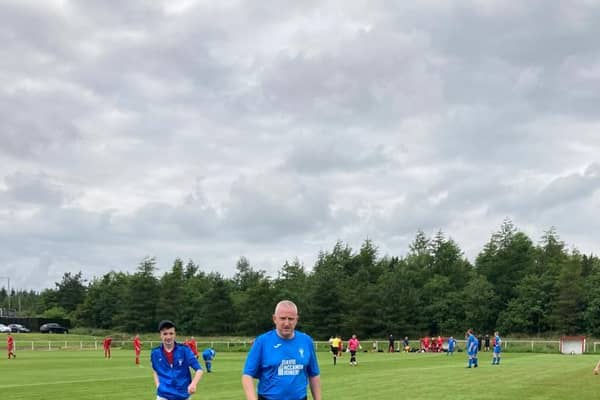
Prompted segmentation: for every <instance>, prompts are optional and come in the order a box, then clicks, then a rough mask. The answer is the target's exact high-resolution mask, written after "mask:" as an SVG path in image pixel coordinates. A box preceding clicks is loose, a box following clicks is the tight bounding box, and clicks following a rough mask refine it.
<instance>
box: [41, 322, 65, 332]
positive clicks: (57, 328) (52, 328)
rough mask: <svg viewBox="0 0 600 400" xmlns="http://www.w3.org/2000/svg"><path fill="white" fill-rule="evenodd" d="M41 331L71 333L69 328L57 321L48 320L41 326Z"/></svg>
mask: <svg viewBox="0 0 600 400" xmlns="http://www.w3.org/2000/svg"><path fill="white" fill-rule="evenodd" d="M40 332H42V333H69V330H68V329H67V328H65V327H64V326H62V325H59V324H57V323H56V322H48V323H47V324H44V325H42V326H40Z"/></svg>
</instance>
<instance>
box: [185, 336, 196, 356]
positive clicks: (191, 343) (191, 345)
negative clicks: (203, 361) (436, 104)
mask: <svg viewBox="0 0 600 400" xmlns="http://www.w3.org/2000/svg"><path fill="white" fill-rule="evenodd" d="M185 344H186V345H187V346H188V347H189V348H190V350H192V353H194V355H195V356H196V357H198V346H197V345H196V339H190V340H188V341H187V342H185Z"/></svg>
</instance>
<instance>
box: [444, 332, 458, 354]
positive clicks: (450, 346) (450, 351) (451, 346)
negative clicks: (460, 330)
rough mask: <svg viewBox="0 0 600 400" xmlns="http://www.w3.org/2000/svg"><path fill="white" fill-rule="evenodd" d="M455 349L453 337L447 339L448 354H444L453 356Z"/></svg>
mask: <svg viewBox="0 0 600 400" xmlns="http://www.w3.org/2000/svg"><path fill="white" fill-rule="evenodd" d="M455 348H456V339H454V337H453V336H450V337H449V338H448V352H447V353H446V355H447V356H453V355H454V349H455Z"/></svg>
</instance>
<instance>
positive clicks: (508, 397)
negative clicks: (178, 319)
mask: <svg viewBox="0 0 600 400" xmlns="http://www.w3.org/2000/svg"><path fill="white" fill-rule="evenodd" d="M3 356H4V354H3ZM358 356H359V365H358V366H357V367H350V366H349V365H348V364H347V361H348V356H347V355H346V354H344V356H343V357H342V358H341V359H340V361H339V362H338V365H337V366H336V367H333V366H332V362H331V360H330V355H329V354H328V353H324V352H323V353H319V359H320V364H321V379H322V386H323V398H324V399H372V400H387V399H389V400H395V399H410V400H419V399H423V400H425V399H447V400H458V399H469V400H473V399H481V400H485V399H490V400H492V399H493V400H521V399H539V400H542V399H544V400H548V399H561V400H563V399H577V400H586V399H597V398H598V396H599V395H598V392H599V391H600V386H599V385H600V376H594V375H593V374H592V368H593V367H594V366H595V364H596V361H597V359H596V356H586V355H584V356H565V355H558V354H531V353H507V354H504V357H503V359H502V364H501V365H500V366H492V365H490V361H491V354H490V353H482V354H480V367H479V368H477V369H467V368H465V366H466V356H465V355H464V353H458V354H455V355H454V356H451V357H448V356H446V355H445V354H414V353H413V354H404V353H394V354H388V353H360V354H359V355H358ZM148 358H149V352H148V351H144V352H143V353H142V361H143V365H141V366H136V365H134V356H133V352H132V351H131V350H119V349H115V350H113V358H112V359H110V360H105V359H104V358H103V354H102V352H101V351H91V350H90V351H60V350H57V351H20V352H19V353H18V356H17V358H16V359H14V360H7V359H6V358H2V359H1V360H0V393H2V396H3V398H6V399H11V400H26V399H27V400H37V399H61V400H87V399H126V400H141V399H154V398H155V396H154V387H153V386H154V385H153V380H152V370H151V367H150V365H149V361H148ZM244 359H245V354H244V353H223V352H222V353H219V354H217V359H216V360H215V362H214V366H213V368H214V373H212V374H205V375H204V377H203V379H202V381H201V382H200V385H199V393H198V394H196V395H194V396H193V397H192V399H198V400H199V399H206V400H209V399H213V400H217V399H221V400H225V399H243V398H244V397H243V393H242V390H241V385H240V374H241V369H242V366H243V363H244Z"/></svg>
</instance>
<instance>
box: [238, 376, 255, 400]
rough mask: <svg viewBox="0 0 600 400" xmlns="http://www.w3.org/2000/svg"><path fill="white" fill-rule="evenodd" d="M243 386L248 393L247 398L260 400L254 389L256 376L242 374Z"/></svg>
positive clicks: (247, 399) (248, 399)
mask: <svg viewBox="0 0 600 400" xmlns="http://www.w3.org/2000/svg"><path fill="white" fill-rule="evenodd" d="M242 388H244V393H245V394H246V400H258V397H257V395H256V390H255V389H254V378H253V377H251V376H250V375H242Z"/></svg>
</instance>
